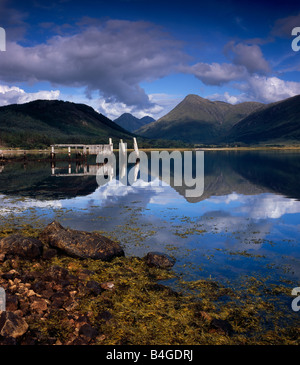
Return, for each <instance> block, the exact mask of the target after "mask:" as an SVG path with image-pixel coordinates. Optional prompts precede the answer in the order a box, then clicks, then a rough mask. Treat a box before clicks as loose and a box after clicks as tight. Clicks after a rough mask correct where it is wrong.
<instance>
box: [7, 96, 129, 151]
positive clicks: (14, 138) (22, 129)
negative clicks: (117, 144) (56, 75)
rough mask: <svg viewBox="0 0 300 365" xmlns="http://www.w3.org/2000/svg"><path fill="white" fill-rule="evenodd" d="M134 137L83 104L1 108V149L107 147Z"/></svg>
mask: <svg viewBox="0 0 300 365" xmlns="http://www.w3.org/2000/svg"><path fill="white" fill-rule="evenodd" d="M109 137H112V138H116V139H119V138H123V139H124V140H125V141H126V139H130V140H131V139H132V134H131V133H129V132H127V131H125V130H124V129H123V128H121V127H120V126H119V125H117V124H116V123H114V122H113V121H111V120H110V119H108V118H107V117H105V116H104V115H102V114H100V113H97V112H96V111H95V110H94V109H93V108H91V107H89V106H87V105H84V104H75V103H71V102H65V101H59V100H50V101H49V100H36V101H32V102H30V103H26V104H13V105H8V106H3V107H0V145H1V144H2V145H6V146H10V147H37V146H40V147H42V146H49V145H50V144H53V143H83V144H85V143H87V144H88V143H90V144H92V143H95V144H101V143H107V142H108V138H109Z"/></svg>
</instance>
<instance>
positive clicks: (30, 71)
mask: <svg viewBox="0 0 300 365" xmlns="http://www.w3.org/2000/svg"><path fill="white" fill-rule="evenodd" d="M0 27H2V28H3V29H4V30H5V33H6V51H1V52H0V106H2V105H9V104H15V103H25V102H29V101H32V100H36V99H47V100H52V99H59V100H65V101H72V102H76V103H84V104H88V105H90V106H92V107H93V108H94V109H95V110H97V111H98V112H100V113H102V114H104V115H106V116H108V117H109V118H111V119H112V120H114V119H116V118H117V117H119V116H120V115H121V114H122V113H125V112H128V113H132V114H133V115H135V116H136V117H139V118H141V117H143V116H145V115H150V116H152V117H153V118H155V119H158V118H160V117H162V116H163V115H165V114H166V113H168V112H169V111H170V110H171V109H172V108H174V107H175V106H176V105H177V104H178V103H179V102H180V101H181V100H182V99H184V97H185V96H186V95H188V94H196V95H199V96H201V97H203V98H208V99H210V100H221V101H225V102H228V103H231V104H236V103H240V102H245V101H258V102H262V103H271V102H275V101H279V100H282V99H285V98H288V97H291V96H294V95H298V94H300V51H298V52H297V51H295V50H293V49H292V42H293V41H294V42H297V39H296V36H295V35H292V29H294V28H295V27H300V3H299V4H298V5H297V2H296V1H290V0H286V1H276V0H274V1H272V2H271V1H256V0H253V1H241V0H240V1H235V0H223V1H215V0H210V1H208V0H206V1H191V0H184V1H183V0H180V1H177V0H173V1H166V0H110V1H107V0H106V1H102V0H98V1H97V0H81V1H78V0H55V1H54V0H47V1H41V0H27V1H20V0H19V1H16V0H0ZM299 34H300V30H299ZM295 39H296V40H295ZM299 46H300V39H299Z"/></svg>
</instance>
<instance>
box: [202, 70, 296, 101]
mask: <svg viewBox="0 0 300 365" xmlns="http://www.w3.org/2000/svg"><path fill="white" fill-rule="evenodd" d="M234 87H235V88H236V89H237V90H239V91H241V92H242V93H240V94H238V95H230V94H229V93H228V92H224V93H223V94H219V93H216V94H212V95H208V96H207V98H209V99H211V100H221V101H225V102H227V103H231V104H237V103H242V102H244V101H259V102H261V103H273V102H276V101H280V100H283V99H287V98H290V97H293V96H296V95H299V94H300V82H294V81H284V80H281V79H279V78H278V77H275V76H273V77H266V76H258V75H255V76H249V77H248V78H247V79H246V80H245V81H244V82H243V83H239V84H238V83H236V84H235V85H234Z"/></svg>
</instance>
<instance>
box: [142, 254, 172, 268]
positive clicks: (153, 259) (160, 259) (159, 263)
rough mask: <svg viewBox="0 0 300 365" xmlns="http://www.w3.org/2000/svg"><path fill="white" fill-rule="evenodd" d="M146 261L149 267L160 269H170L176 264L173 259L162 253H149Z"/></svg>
mask: <svg viewBox="0 0 300 365" xmlns="http://www.w3.org/2000/svg"><path fill="white" fill-rule="evenodd" d="M145 259H146V263H147V265H148V266H150V267H151V266H154V267H158V268H160V269H170V268H171V267H173V266H174V264H175V260H174V259H173V258H172V257H170V256H168V255H166V254H165V253H160V252H148V253H147V255H146V257H145Z"/></svg>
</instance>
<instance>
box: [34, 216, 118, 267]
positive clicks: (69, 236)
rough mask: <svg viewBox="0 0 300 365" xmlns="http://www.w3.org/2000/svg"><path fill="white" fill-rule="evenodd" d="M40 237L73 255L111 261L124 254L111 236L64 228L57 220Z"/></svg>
mask: <svg viewBox="0 0 300 365" xmlns="http://www.w3.org/2000/svg"><path fill="white" fill-rule="evenodd" d="M40 238H41V239H42V240H43V241H45V242H46V243H48V244H49V245H50V246H52V247H54V248H57V249H60V250H61V251H63V252H65V253H66V254H67V255H69V256H72V257H78V258H82V259H86V258H91V259H96V260H103V261H110V260H111V259H113V258H114V257H117V256H124V251H123V249H122V248H121V246H120V245H119V244H118V243H116V242H114V241H112V240H110V239H109V238H107V237H104V236H102V235H101V234H99V233H91V232H85V231H78V230H74V229H68V228H64V227H63V226H62V225H61V224H59V223H58V222H55V221H54V222H52V223H50V224H49V225H48V226H47V227H46V228H45V229H44V231H43V232H42V233H41V235H40Z"/></svg>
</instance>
